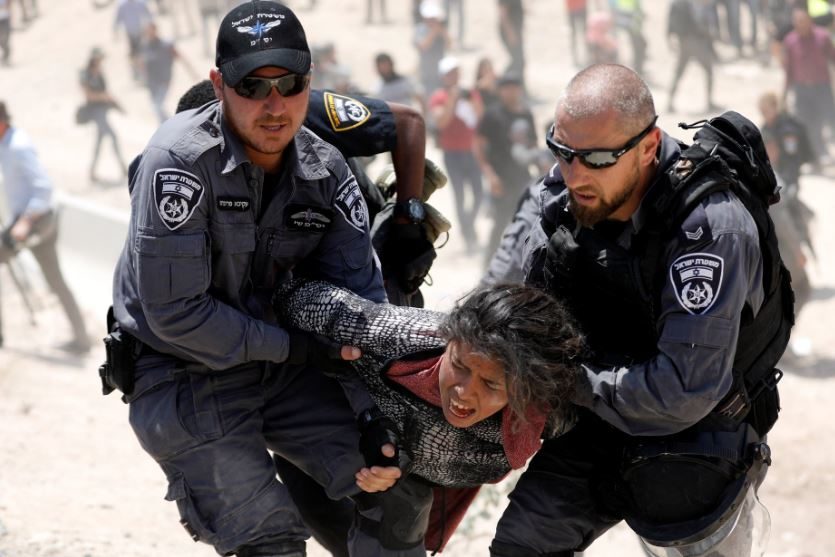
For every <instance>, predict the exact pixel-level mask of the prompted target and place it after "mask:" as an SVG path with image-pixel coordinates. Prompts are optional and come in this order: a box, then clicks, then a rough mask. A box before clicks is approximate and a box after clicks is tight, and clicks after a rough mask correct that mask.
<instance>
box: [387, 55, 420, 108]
mask: <svg viewBox="0 0 835 557" xmlns="http://www.w3.org/2000/svg"><path fill="white" fill-rule="evenodd" d="M374 67H375V68H376V70H377V75H379V76H380V81H379V82H378V83H377V86H376V87H375V88H374V96H375V97H377V98H379V99H382V100H384V101H386V102H392V103H400V104H405V105H407V106H415V105H417V106H418V108H419V110H421V111H423V110H424V108H425V107H424V102H425V101H424V98H423V95H421V94H420V92H418V90H417V89H416V88H415V85H414V83H412V80H411V79H409V78H408V77H406V76H405V75H403V74H400V73H398V72H397V71H396V70H395V69H394V59H393V58H392V57H391V55H390V54H389V53H387V52H381V53H380V54H378V55H377V56H376V57H375V58H374Z"/></svg>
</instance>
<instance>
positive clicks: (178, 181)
mask: <svg viewBox="0 0 835 557" xmlns="http://www.w3.org/2000/svg"><path fill="white" fill-rule="evenodd" d="M204 191H205V188H203V185H202V184H201V183H200V179H199V178H198V177H197V176H195V175H194V174H191V173H189V172H186V171H184V170H180V169H179V168H160V169H159V170H157V171H156V172H154V202H155V203H156V206H157V212H158V213H159V216H160V218H161V219H162V222H163V224H165V226H167V227H168V229H169V230H177V229H178V228H180V227H181V226H182V225H184V224H185V223H186V222H187V221H188V219H190V218H191V215H193V214H194V210H195V209H196V208H197V206H198V205H200V200H202V199H203V192H204Z"/></svg>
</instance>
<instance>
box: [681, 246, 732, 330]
mask: <svg viewBox="0 0 835 557" xmlns="http://www.w3.org/2000/svg"><path fill="white" fill-rule="evenodd" d="M724 265H725V261H724V260H723V259H722V258H721V257H719V256H717V255H713V254H710V253H688V254H687V255H682V256H681V257H679V258H678V259H676V260H675V261H673V264H672V265H670V280H671V281H672V283H673V288H674V289H675V291H676V298H678V303H679V304H681V307H683V308H684V309H685V310H687V311H688V312H689V313H692V314H693V315H699V314H702V313H704V312H706V311H707V310H708V309H710V307H711V306H712V305H713V303H714V302H715V301H716V298H717V296H719V289H720V288H721V287H722V274H723V268H724Z"/></svg>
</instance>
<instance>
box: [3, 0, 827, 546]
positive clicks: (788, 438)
mask: <svg viewBox="0 0 835 557" xmlns="http://www.w3.org/2000/svg"><path fill="white" fill-rule="evenodd" d="M183 2H185V0H181V2H180V3H176V2H171V3H172V4H174V5H175V9H176V13H178V14H180V24H179V27H180V29H181V31H184V30H185V29H186V25H185V23H184V19H183V17H182V15H183V12H182V11H181V10H182V5H183V4H182V3H183ZM40 4H41V10H42V15H41V17H40V18H39V19H37V20H36V21H35V22H34V23H32V24H31V25H29V26H28V27H26V28H23V27H22V26H21V25H20V24H18V25H17V26H16V33H15V34H14V35H13V37H12V42H13V48H14V54H13V66H12V67H11V68H2V67H0V98H2V99H4V100H6V101H7V103H8V104H9V108H10V110H11V111H12V114H13V115H14V118H15V121H16V123H17V124H18V125H20V126H21V127H23V128H25V129H26V130H27V131H28V132H29V134H30V135H31V136H32V137H33V138H34V140H35V142H36V143H37V145H38V146H39V150H40V153H41V158H42V159H43V160H44V162H45V164H46V165H47V167H48V169H49V171H50V173H51V175H52V176H53V177H54V179H55V182H56V184H57V187H58V188H59V189H60V190H62V191H63V192H67V193H72V194H76V195H78V196H80V197H83V198H85V199H89V200H92V201H94V202H97V203H100V204H103V205H107V206H110V207H113V208H118V209H122V210H124V209H126V208H127V207H128V201H127V196H126V192H125V187H124V184H122V183H120V182H118V181H117V180H116V178H117V170H116V166H115V164H111V159H110V158H109V151H108V146H105V152H104V154H103V161H104V164H103V166H102V170H101V172H100V173H101V174H102V175H104V176H106V177H110V178H112V180H113V183H112V185H110V186H107V185H104V186H103V185H91V184H90V183H88V181H87V180H86V176H87V164H88V160H89V159H88V157H89V154H90V150H91V149H90V148H91V143H92V130H91V129H90V128H80V127H76V126H75V125H74V123H73V114H74V110H75V108H76V106H77V105H78V104H79V103H80V98H81V97H80V92H79V90H78V87H77V85H76V80H77V72H78V70H79V69H80V67H81V66H82V64H83V62H84V60H85V59H86V56H87V53H88V52H89V49H90V47H92V46H93V45H94V44H98V45H100V46H103V47H105V49H106V50H107V52H108V54H109V56H108V58H107V60H106V72H107V76H108V79H109V85H110V89H111V90H112V91H113V92H115V93H116V94H117V96H119V97H120V98H121V100H122V102H123V104H124V105H125V107H126V108H127V112H126V114H125V115H115V116H114V117H113V122H114V124H115V126H116V128H117V131H118V133H119V135H120V138H121V140H122V148H123V151H124V153H125V154H126V156H128V157H130V156H132V154H134V153H136V152H138V151H139V150H140V149H141V148H142V146H143V144H144V142H145V141H146V139H147V138H148V136H149V135H150V133H151V132H152V131H153V129H154V126H155V119H154V117H153V114H152V112H151V107H150V102H149V100H148V98H147V95H146V93H145V91H144V90H141V89H138V88H137V87H136V86H135V84H134V83H133V82H132V79H131V77H130V75H129V72H128V71H127V70H126V68H125V63H124V61H125V59H126V50H127V46H126V41H125V40H124V38H123V37H122V38H120V39H119V40H117V41H115V42H114V41H113V39H112V33H111V21H112V9H113V8H112V7H109V8H105V9H102V10H94V9H93V8H92V6H91V2H88V1H86V0H65V1H62V2H51V3H49V2H41V3H40ZM294 4H295V5H296V6H298V7H299V14H300V17H301V18H302V20H303V22H304V23H305V25H306V27H307V30H308V37H309V39H310V40H311V42H325V41H333V42H334V43H335V44H336V46H337V52H338V55H339V57H340V59H341V60H342V61H343V62H344V63H347V64H349V65H350V66H351V67H352V68H353V70H354V74H355V76H356V81H357V82H358V83H360V84H366V85H368V84H370V83H371V82H372V77H373V75H372V71H373V70H372V64H371V59H372V56H373V54H375V53H376V52H377V51H378V50H379V49H382V48H385V49H386V50H389V51H390V52H392V53H393V54H394V56H395V59H396V60H397V64H398V67H399V68H400V69H401V70H402V71H404V72H408V71H410V70H411V69H413V68H414V67H415V62H416V57H415V54H414V51H413V48H412V47H411V45H410V42H409V40H410V37H411V24H410V19H409V16H408V13H407V8H408V4H409V2H407V1H406V0H400V1H398V2H389V4H390V7H389V9H390V17H391V18H392V19H393V20H394V23H393V24H392V25H388V26H379V25H377V26H370V27H369V26H364V25H362V21H363V19H364V9H365V3H364V2H362V1H361V0H320V1H319V2H318V6H319V7H318V8H317V9H316V11H314V12H307V11H305V10H304V9H303V8H304V7H305V6H306V5H307V2H302V1H301V0H299V1H297V2H294ZM494 4H495V3H494V2H491V1H487V0H483V1H482V0H478V1H476V0H470V1H469V2H467V9H468V16H469V20H468V23H467V34H466V37H465V43H466V45H467V46H469V47H470V48H469V49H467V50H465V51H459V52H458V54H459V55H460V56H461V58H462V60H463V63H464V69H465V72H464V76H465V79H466V80H467V81H469V80H470V79H471V77H468V76H471V75H472V70H473V69H474V66H475V61H476V59H477V58H478V57H479V56H480V55H482V54H488V55H490V56H492V57H493V58H494V60H495V61H497V62H498V65H499V67H501V66H502V65H503V63H504V61H505V57H504V52H503V50H502V49H501V46H500V44H499V41H498V38H497V36H496V32H495V7H494ZM644 4H645V6H646V7H647V9H648V10H656V11H658V12H659V13H662V12H663V11H664V9H665V8H666V5H667V3H666V2H665V1H664V0H645V2H644ZM562 5H563V3H562V2H559V1H557V0H529V1H528V2H527V9H528V31H529V33H528V36H527V38H526V43H527V48H528V52H529V57H530V63H529V74H528V75H529V81H530V83H531V91H532V94H533V96H534V97H535V98H536V99H541V100H542V102H540V103H538V104H536V106H535V114H536V116H537V122H538V125H539V126H540V127H541V126H542V125H544V122H545V120H546V119H547V118H548V117H549V115H550V113H551V111H552V108H553V101H554V99H555V98H556V96H557V94H558V93H559V91H560V89H561V87H562V86H563V85H564V84H565V83H566V81H567V80H568V78H569V77H570V76H571V75H572V74H573V73H574V71H575V69H574V68H572V67H571V66H570V64H569V57H568V54H567V51H568V45H567V40H568V39H567V32H564V31H565V29H566V23H565V19H564V17H563V13H562ZM649 15H650V19H649V21H648V23H647V27H646V29H647V33H648V37H649V41H650V46H651V49H652V52H651V59H650V61H649V62H648V65H647V67H648V74H649V80H650V82H651V84H652V85H653V87H654V89H655V91H656V99H657V104H658V106H659V110H661V109H662V108H663V107H664V106H665V105H666V95H665V88H666V84H667V82H668V80H669V79H670V76H671V72H672V68H671V54H670V52H669V50H668V48H667V47H666V45H665V43H664V41H663V37H662V35H663V31H662V30H663V28H664V25H665V23H666V21H665V17H664V16H663V15H661V16H659V15H658V14H655V13H651V14H649ZM194 19H195V26H196V29H199V26H198V23H197V22H196V17H194ZM173 30H174V20H173V19H172V18H170V17H168V18H164V19H162V31H163V33H164V34H171V33H173ZM178 47H179V48H180V49H181V51H182V52H183V53H184V55H185V56H186V57H187V58H188V59H189V60H190V62H191V64H192V65H193V66H195V67H196V68H198V69H199V71H200V72H201V73H204V72H205V73H206V74H207V73H208V68H209V67H210V64H211V60H210V59H209V58H207V57H204V56H203V55H202V46H201V39H200V36H199V34H195V35H191V36H184V37H182V38H181V39H180V40H179V41H178ZM625 54H626V56H627V57H628V56H629V52H628V49H625ZM627 59H628V58H627ZM702 83H703V82H702V75H701V74H700V72H699V70H698V69H692V68H691V69H690V70H688V73H687V74H686V75H685V79H684V81H683V82H682V84H681V87H680V89H679V98H678V99H677V106H679V107H684V106H685V105H686V104H687V103H688V99H689V101H690V103H691V104H692V106H694V107H701V106H703V105H704V97H703V96H702V91H703V85H702ZM780 83H781V75H780V72H779V71H778V70H776V69H775V68H773V67H772V68H763V67H761V66H760V65H759V64H758V63H756V62H754V61H751V60H743V61H737V62H733V63H729V64H727V65H725V66H723V67H721V68H719V70H718V73H717V95H716V100H717V101H718V102H720V103H721V104H723V105H724V106H728V107H733V108H735V109H737V110H740V111H742V112H744V113H747V114H748V115H749V116H751V117H753V118H754V119H757V118H758V116H757V115H756V113H755V112H754V110H755V100H756V97H757V95H758V94H759V93H760V92H761V91H762V90H764V89H766V88H774V89H776V88H778V87H779V84H780ZM189 84H190V82H189V79H188V78H187V77H186V75H185V73H184V72H182V71H180V72H179V73H178V74H177V76H176V79H175V84H174V86H173V87H172V93H171V98H170V99H169V100H170V103H169V104H170V107H171V109H172V110H173V107H174V103H175V100H176V97H177V95H178V93H179V92H180V91H184V90H185V89H186V88H187V87H188V85H189ZM699 116H700V114H699V112H698V110H695V109H694V110H693V111H692V112H689V113H685V114H673V115H671V114H665V113H663V112H662V114H661V119H660V124H661V125H662V126H663V127H665V128H667V129H668V130H672V128H673V126H674V124H675V123H676V122H678V121H679V120H681V119H687V120H695V119H697V117H699ZM803 195H804V197H805V198H806V199H807V201H808V202H809V203H810V204H811V205H812V206H813V207H814V208H815V209H816V211H817V212H818V214H819V215H825V214H826V213H827V212H828V211H829V210H831V209H832V208H835V189H833V184H832V182H831V180H829V179H825V178H809V179H808V180H807V181H806V182H805V184H804V191H803ZM435 204H436V205H437V206H439V208H441V209H442V210H443V211H444V212H446V213H447V214H453V212H452V210H451V204H452V198H451V195H450V192H449V191H441V192H440V193H439V194H438V196H437V199H435ZM479 226H480V229H481V230H483V231H484V233H485V234H486V232H487V227H488V222H487V220H486V219H483V220H482V221H480V222H479ZM816 232H817V242H818V253H819V254H820V259H819V260H818V261H817V263H816V264H813V265H812V266H811V271H812V275H813V276H812V278H813V284H814V286H815V295H814V298H813V300H812V301H811V302H810V303H809V305H808V306H807V308H806V309H805V310H804V312H803V314H802V316H801V318H800V321H799V323H798V325H797V328H796V331H795V335H796V338H804V339H806V340H808V341H809V342H810V343H811V351H810V353H809V354H808V355H807V356H805V357H803V358H800V359H798V360H796V361H794V362H793V363H791V364H787V365H786V366H785V367H786V371H787V374H786V377H785V379H784V380H783V382H782V383H781V392H782V397H783V408H784V409H783V412H782V415H781V420H780V422H779V424H778V426H777V427H776V428H775V430H774V431H773V433H772V435H771V437H770V443H771V444H772V447H773V451H774V455H775V456H774V465H773V467H772V469H771V471H770V474H769V478H768V481H767V482H766V483H765V486H764V487H763V489H762V490H761V495H762V500H763V502H764V503H765V504H766V506H767V507H768V508H769V510H770V512H771V517H772V523H773V528H772V536H771V545H770V548H769V549H770V550H769V552H768V555H774V556H780V557H812V556H814V557H829V556H831V555H835V533H833V531H832V529H831V527H830V526H829V522H830V517H831V516H832V513H833V511H835V504H833V501H835V482H833V472H832V470H833V467H832V464H831V459H832V457H833V455H834V454H835V451H833V449H832V445H830V442H829V434H830V433H831V432H832V426H831V424H830V415H831V412H830V409H829V404H830V403H831V400H833V398H835V379H833V376H835V330H833V328H832V326H831V325H832V323H833V320H832V318H831V315H832V313H833V310H835V302H834V301H833V294H834V293H835V255H833V253H835V250H833V248H835V244H833V242H835V240H833V239H835V223H833V222H832V220H831V219H826V218H820V219H819V220H818V223H817V230H816ZM64 262H65V267H66V274H67V275H68V278H69V280H70V281H71V282H72V284H73V287H74V288H75V290H76V292H77V294H78V296H79V299H80V300H81V302H82V304H83V306H84V309H85V313H86V314H87V315H88V316H89V318H90V324H91V328H93V327H95V326H98V327H101V326H100V325H98V324H99V323H100V321H101V320H100V319H99V317H100V316H101V315H102V310H103V308H105V307H106V305H107V300H108V297H109V292H108V288H107V281H108V278H107V277H108V275H109V273H110V267H111V265H112V261H101V258H97V257H96V249H95V246H87V247H86V248H84V249H81V250H77V251H76V252H73V253H65V257H64ZM480 263H481V257H480V254H470V253H465V251H464V248H463V246H462V245H460V244H459V242H458V241H457V239H456V238H454V237H453V239H452V240H451V241H450V244H449V245H448V246H447V247H445V248H444V249H443V250H441V252H440V256H439V260H438V262H437V264H436V266H435V269H434V270H433V277H434V280H435V284H434V286H432V287H430V288H428V289H427V290H426V294H427V300H428V303H429V305H430V306H431V307H435V308H446V307H449V306H450V304H451V303H452V302H453V301H454V300H455V299H456V297H457V296H458V295H459V294H460V293H462V292H463V291H465V290H466V289H467V288H469V287H470V286H471V285H473V284H474V283H475V281H476V280H477V279H478V277H479V274H480ZM30 275H32V273H30ZM0 280H2V281H3V287H4V289H3V294H4V295H3V299H2V303H3V306H4V315H5V319H4V322H5V323H4V325H5V327H4V333H5V337H6V344H5V346H4V348H3V349H2V350H0V449H1V450H0V556H2V557H111V556H125V557H147V556H150V555H164V556H168V555H178V556H181V557H190V556H192V555H193V556H195V557H196V556H198V555H210V554H212V553H211V551H210V550H209V549H208V548H206V547H203V546H199V545H195V544H193V543H192V542H191V541H190V540H189V539H188V538H187V536H185V534H184V533H183V531H182V529H181V528H180V527H179V525H178V524H177V517H176V511H175V509H174V507H173V505H171V504H169V503H166V502H164V501H163V499H162V497H163V495H164V492H165V486H164V482H163V478H162V474H161V473H160V471H159V470H158V469H157V467H156V465H155V464H154V463H153V462H152V461H151V460H150V459H149V458H147V457H146V456H145V454H144V453H143V452H142V451H141V450H140V448H139V446H138V444H137V443H136V441H135V439H134V437H133V434H132V433H131V431H130V429H129V427H128V426H127V421H126V410H127V409H126V407H125V406H124V405H122V404H121V403H120V402H119V400H118V399H116V398H115V396H111V397H108V398H103V397H101V396H100V394H99V392H98V385H97V377H96V368H97V366H98V363H99V360H100V359H101V353H100V351H98V350H97V351H96V352H95V353H93V354H91V355H90V356H88V357H86V358H82V359H76V358H72V357H68V356H67V355H65V354H63V353H61V352H59V351H57V350H56V349H55V348H53V346H54V345H55V344H56V343H57V342H58V341H60V340H63V339H64V336H65V334H66V329H65V325H64V322H63V317H62V316H61V315H60V311H58V310H57V308H56V307H55V306H56V303H55V301H54V300H53V299H51V298H50V297H49V296H48V295H47V294H46V293H45V292H44V290H43V287H42V285H41V284H40V283H39V282H38V281H37V277H36V273H35V274H34V279H33V282H34V286H35V289H36V293H37V294H38V295H39V298H40V300H41V301H42V307H41V309H39V311H38V313H37V326H33V325H32V324H30V323H29V322H28V320H27V318H26V312H25V311H24V310H23V308H22V306H21V303H20V298H19V297H18V296H17V295H16V293H15V291H14V289H13V288H12V286H11V285H10V284H9V281H8V277H7V276H6V274H5V272H4V273H3V274H2V275H0ZM94 332H95V336H100V328H99V329H96V330H95V331H94ZM491 501H492V502H495V504H496V505H501V504H502V497H501V496H500V494H499V493H498V492H492V496H487V497H485V498H484V500H483V501H482V503H481V504H482V506H483V507H484V509H485V517H481V518H478V519H476V520H475V521H474V522H473V524H472V529H471V533H470V534H469V535H465V534H466V533H465V532H462V533H460V534H459V535H458V536H457V538H456V539H454V543H453V544H452V545H451V546H450V548H449V550H448V552H447V553H448V554H449V555H451V556H453V557H466V556H470V555H485V554H486V553H485V550H484V548H485V547H486V546H487V544H488V543H489V539H490V534H489V532H490V529H491V527H492V520H493V519H492V518H491V516H493V515H495V511H496V508H498V507H497V506H491ZM310 554H311V555H312V556H314V557H319V556H321V555H323V553H322V552H321V550H320V549H318V548H316V547H314V546H313V544H311V547H310ZM587 555H590V556H592V557H597V556H604V555H612V556H615V555H617V556H626V557H629V556H634V555H638V552H637V545H636V543H635V541H634V537H633V536H632V535H631V534H630V533H629V532H628V531H627V530H626V529H625V528H617V529H615V530H613V532H611V533H610V534H607V536H606V537H604V538H603V539H602V540H600V541H599V542H598V543H597V544H596V545H595V546H594V547H593V548H592V550H591V551H589V552H588V553H587Z"/></svg>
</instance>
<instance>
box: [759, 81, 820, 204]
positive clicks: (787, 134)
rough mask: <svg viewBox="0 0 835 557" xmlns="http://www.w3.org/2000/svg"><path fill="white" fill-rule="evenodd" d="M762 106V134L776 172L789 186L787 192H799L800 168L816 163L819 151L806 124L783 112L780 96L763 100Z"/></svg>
mask: <svg viewBox="0 0 835 557" xmlns="http://www.w3.org/2000/svg"><path fill="white" fill-rule="evenodd" d="M758 106H759V109H760V114H762V117H763V123H762V124H760V130H761V131H762V134H763V142H764V143H765V148H766V150H767V151H768V158H769V159H770V160H771V164H772V166H773V167H774V171H775V172H776V173H777V174H778V175H779V176H780V178H782V179H783V182H785V186H786V189H787V190H789V191H796V190H797V189H798V182H799V181H800V167H801V166H802V165H804V164H806V163H810V162H814V160H815V151H814V149H813V148H812V145H811V144H810V143H809V136H808V135H807V133H806V128H805V127H804V126H803V124H802V123H801V122H800V120H798V119H797V118H795V117H794V116H792V115H791V114H789V113H788V112H786V111H785V110H782V109H781V108H780V99H779V98H778V97H777V94H776V93H772V92H768V93H765V94H763V95H762V96H760V99H759V102H758Z"/></svg>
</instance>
